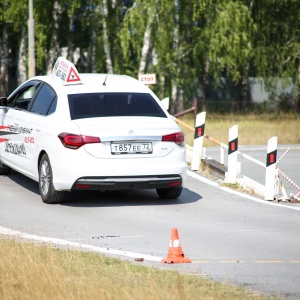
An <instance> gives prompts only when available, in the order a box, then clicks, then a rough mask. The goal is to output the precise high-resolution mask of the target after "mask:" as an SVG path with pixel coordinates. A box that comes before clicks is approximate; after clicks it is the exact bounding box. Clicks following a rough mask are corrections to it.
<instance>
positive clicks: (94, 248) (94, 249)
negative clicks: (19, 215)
mask: <svg viewBox="0 0 300 300" xmlns="http://www.w3.org/2000/svg"><path fill="white" fill-rule="evenodd" d="M0 234H3V235H8V236H14V237H19V238H23V239H28V240H31V241H35V242H45V243H49V244H54V245H61V246H67V247H75V248H80V249H85V250H88V251H91V252H96V253H104V254H114V255H121V256H126V257H133V258H144V259H145V260H149V261H158V262H160V261H161V260H162V259H163V257H158V256H152V255H146V254H142V253H135V252H127V251H122V250H116V249H111V248H103V247H97V246H92V245H87V244H81V243H76V242H71V241H67V240H62V239H56V238H51V237H44V236H39V235H35V234H28V233H24V232H21V231H16V230H11V229H8V228H5V227H2V226H0Z"/></svg>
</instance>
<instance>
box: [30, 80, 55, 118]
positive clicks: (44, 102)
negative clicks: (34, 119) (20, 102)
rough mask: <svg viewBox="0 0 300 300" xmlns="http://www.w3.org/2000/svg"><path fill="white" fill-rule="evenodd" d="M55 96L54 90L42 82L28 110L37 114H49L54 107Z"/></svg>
mask: <svg viewBox="0 0 300 300" xmlns="http://www.w3.org/2000/svg"><path fill="white" fill-rule="evenodd" d="M56 103H57V96H56V93H55V92H54V90H53V89H52V88H51V87H50V86H49V85H48V84H47V83H44V84H43V86H42V87H41V89H40V90H39V92H38V94H37V96H36V98H35V100H34V102H33V103H32V105H31V106H30V107H29V108H28V111H30V112H33V113H35V114H39V115H43V116H46V115H49V114H51V113H53V112H54V111H55V109H56Z"/></svg>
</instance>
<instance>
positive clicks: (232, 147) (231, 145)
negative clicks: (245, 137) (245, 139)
mask: <svg viewBox="0 0 300 300" xmlns="http://www.w3.org/2000/svg"><path fill="white" fill-rule="evenodd" d="M230 150H231V151H235V142H231V143H230Z"/></svg>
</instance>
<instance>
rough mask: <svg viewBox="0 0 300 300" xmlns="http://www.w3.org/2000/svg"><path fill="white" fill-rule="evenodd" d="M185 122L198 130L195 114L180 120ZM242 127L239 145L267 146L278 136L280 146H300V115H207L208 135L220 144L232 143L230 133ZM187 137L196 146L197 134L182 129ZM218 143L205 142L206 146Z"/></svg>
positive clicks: (188, 142)
mask: <svg viewBox="0 0 300 300" xmlns="http://www.w3.org/2000/svg"><path fill="white" fill-rule="evenodd" d="M179 119H180V120H181V121H183V122H185V123H187V124H188V125H190V126H192V127H194V119H193V114H187V115H185V116H182V117H180V118H179ZM233 125H238V130H239V145H240V146H242V145H267V143H268V140H269V139H270V138H271V137H273V136H277V137H278V144H299V143H300V115H299V114H260V115H257V114H248V115H242V114H240V115H233V114H229V115H221V114H214V113H207V114H206V122H205V134H206V135H208V136H211V137H213V138H215V139H217V140H219V141H220V142H222V143H224V144H227V143H228V130H229V128H230V127H232V126H233ZM182 129H183V131H184V132H185V135H186V141H187V144H189V145H191V146H192V145H193V137H194V134H193V132H191V131H190V130H188V129H186V128H184V127H182ZM211 146H216V144H214V143H212V142H210V141H208V140H207V139H204V147H211Z"/></svg>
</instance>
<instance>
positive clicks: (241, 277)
mask: <svg viewBox="0 0 300 300" xmlns="http://www.w3.org/2000/svg"><path fill="white" fill-rule="evenodd" d="M188 174H189V175H188V180H187V182H186V187H185V189H184V191H183V193H182V195H181V197H180V199H179V200H177V201H162V200H159V199H158V198H157V196H156V193H155V191H133V192H132V193H129V192H128V191H119V192H109V193H77V194H74V195H70V198H69V200H68V201H66V202H65V203H63V204H61V205H46V204H43V203H42V201H41V198H40V196H39V194H38V185H37V183H36V182H33V181H31V180H30V179H28V178H26V177H24V176H22V175H20V174H18V173H15V172H12V174H11V175H9V176H8V177H3V176H1V177H0V234H6V235H12V236H16V237H17V236H19V237H23V238H28V239H30V240H35V241H37V242H44V243H56V244H60V245H61V246H67V247H78V248H81V249H82V250H87V251H95V252H99V253H106V254H107V255H112V256H117V257H122V258H124V259H128V260H130V261H132V262H134V263H140V264H143V265H149V266H150V265H151V266H154V267H158V268H162V269H172V270H178V271H181V272H186V273H189V274H195V275H198V276H201V277H206V278H212V279H214V280H218V281H221V282H226V283H232V284H236V285H243V286H245V287H248V288H251V289H252V290H254V291H259V292H261V293H267V294H278V295H282V296H283V297H284V298H286V299H300V285H299V282H300V239H299V234H300V208H299V207H294V206H291V205H286V204H282V203H273V202H268V201H264V200H260V199H256V198H253V197H250V196H247V197H246V196H243V195H240V194H237V193H233V192H231V191H230V190H227V189H226V188H220V187H218V186H217V184H216V183H214V182H208V181H207V180H206V179H205V178H203V177H200V176H199V175H198V174H196V173H194V172H190V171H189V172H188ZM172 228H177V229H178V232H179V239H180V243H181V247H182V250H183V252H184V254H185V256H186V257H188V258H190V259H191V260H192V263H190V264H172V265H167V264H162V263H160V260H161V259H162V258H165V257H166V256H167V252H168V247H169V241H170V236H171V230H172ZM134 258H144V259H145V260H144V262H135V259H134ZM0 259H1V258H0Z"/></svg>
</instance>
